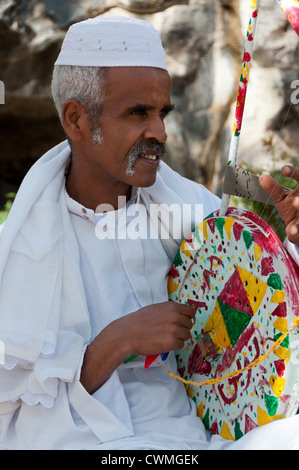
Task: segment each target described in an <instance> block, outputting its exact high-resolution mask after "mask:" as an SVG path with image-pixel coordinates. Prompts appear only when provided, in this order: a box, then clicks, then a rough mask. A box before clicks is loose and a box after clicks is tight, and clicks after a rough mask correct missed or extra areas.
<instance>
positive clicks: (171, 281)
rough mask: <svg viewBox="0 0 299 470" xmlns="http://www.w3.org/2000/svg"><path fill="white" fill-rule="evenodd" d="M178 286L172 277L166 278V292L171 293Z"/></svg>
mask: <svg viewBox="0 0 299 470" xmlns="http://www.w3.org/2000/svg"><path fill="white" fill-rule="evenodd" d="M178 288H179V283H178V282H175V280H174V279H173V277H171V276H170V277H169V278H168V294H169V295H170V294H173V293H174V292H175V291H176V290H177V289H178Z"/></svg>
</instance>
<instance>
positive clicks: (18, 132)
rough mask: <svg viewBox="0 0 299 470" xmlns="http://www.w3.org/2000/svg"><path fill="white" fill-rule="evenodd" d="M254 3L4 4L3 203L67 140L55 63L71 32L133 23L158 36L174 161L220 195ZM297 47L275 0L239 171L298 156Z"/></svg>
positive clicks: (260, 36)
mask: <svg viewBox="0 0 299 470" xmlns="http://www.w3.org/2000/svg"><path fill="white" fill-rule="evenodd" d="M249 4H250V2H249V1H248V0H209V1H207V0H189V1H188V0H157V1H154V0H147V1H141V0H81V1H79V0H64V1H61V0H45V1H38V0H28V1H25V0H1V1H0V80H2V81H3V82H4V84H5V104H2V105H0V195H1V194H3V193H4V192H6V191H8V190H16V188H17V187H18V185H19V184H20V182H21V180H22V178H23V176H24V174H25V173H26V171H27V170H28V169H29V167H30V166H31V165H32V163H33V162H34V161H35V160H36V159H37V158H38V157H39V156H41V155H42V154H43V153H44V152H45V151H46V150H48V149H49V148H50V147H51V146H53V145H55V144H56V143H58V142H60V141H61V140H63V139H64V138H65V136H64V133H63V131H62V129H61V126H60V123H59V120H58V117H57V114H56V110H55V108H54V105H53V103H52V99H51V92H50V81H51V73H52V67H53V63H54V61H55V59H56V57H57V55H58V52H59V49H60V45H61V42H62V40H63V37H64V35H65V32H66V30H67V29H68V27H69V26H70V25H71V24H72V23H74V22H76V21H80V20H83V19H86V18H88V17H93V16H97V15H99V14H102V15H119V14H120V15H127V16H134V17H138V18H143V19H146V20H148V21H150V22H151V23H152V24H153V25H154V26H155V27H156V28H157V29H158V30H159V32H160V34H161V38H162V42H163V44H164V47H165V49H166V53H167V61H168V67H169V72H170V75H171V78H172V84H173V87H172V100H173V102H174V104H175V108H176V109H175V111H174V113H172V114H171V115H170V116H169V118H167V132H168V135H169V139H168V144H167V162H168V163H169V164H170V165H171V166H172V167H173V168H175V169H177V170H178V171H180V172H181V173H182V174H184V175H185V176H187V177H189V178H191V179H194V180H197V181H199V182H202V183H204V184H205V185H206V186H208V187H209V188H210V189H212V190H213V191H215V192H218V193H219V194H220V193H221V179H222V175H223V171H224V167H225V164H226V162H227V157H228V148H229V143H230V136H231V128H232V121H233V112H234V106H235V100H236V95H237V90H238V80H239V74H240V67H241V57H242V51H243V43H244V37H243V36H244V33H245V31H246V28H247V21H248V18H249V11H248V7H249ZM298 46H299V39H298V37H297V35H296V34H295V32H294V31H293V30H292V28H291V27H290V26H289V25H288V22H287V20H286V19H285V17H284V15H283V13H282V11H281V10H280V8H279V7H278V5H277V2H276V0H261V10H260V15H259V23H258V30H257V38H256V44H255V52H254V63H253V67H252V71H251V74H250V86H249V90H248V97H247V102H246V107H245V119H244V123H243V130H242V134H241V140H240V149H239V163H240V164H241V163H243V162H245V164H250V165H251V166H252V167H253V168H261V167H262V168H265V169H270V168H271V167H273V165H274V163H273V162H274V161H275V164H277V162H280V161H281V158H282V157H284V155H288V156H296V155H297V153H299V152H298V148H299V138H298V130H297V129H298V119H299V116H298V115H299V108H298V106H296V105H290V97H291V93H292V92H294V90H292V89H291V88H290V86H291V83H292V82H293V81H294V80H296V79H298V80H299V62H298Z"/></svg>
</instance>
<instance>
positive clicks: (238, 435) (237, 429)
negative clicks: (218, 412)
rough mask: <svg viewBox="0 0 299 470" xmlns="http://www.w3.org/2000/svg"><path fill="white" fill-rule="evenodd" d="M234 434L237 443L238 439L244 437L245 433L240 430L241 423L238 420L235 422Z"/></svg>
mask: <svg viewBox="0 0 299 470" xmlns="http://www.w3.org/2000/svg"><path fill="white" fill-rule="evenodd" d="M234 432H235V439H236V441H237V440H238V439H241V437H243V433H242V431H241V428H240V423H239V421H238V420H237V419H236V421H235V429H234Z"/></svg>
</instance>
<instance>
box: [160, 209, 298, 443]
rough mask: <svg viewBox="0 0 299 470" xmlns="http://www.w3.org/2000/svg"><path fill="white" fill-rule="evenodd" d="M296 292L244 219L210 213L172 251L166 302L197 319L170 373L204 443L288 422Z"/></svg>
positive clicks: (259, 230)
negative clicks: (207, 435)
mask: <svg viewBox="0 0 299 470" xmlns="http://www.w3.org/2000/svg"><path fill="white" fill-rule="evenodd" d="M298 286H299V273H298V267H297V265H296V264H295V263H294V261H293V260H292V258H291V257H290V255H289V254H288V253H287V251H286V249H285V248H284V247H283V245H282V243H281V242H280V240H279V239H278V237H277V236H276V234H275V233H274V232H273V230H272V229H271V228H270V227H269V226H268V225H267V224H266V222H264V221H263V219H261V218H260V217H258V216H257V215H256V214H254V213H252V212H249V211H246V210H242V209H237V208H233V207H230V208H229V209H228V211H227V213H226V215H225V216H224V217H219V211H218V212H215V213H213V214H211V215H210V216H209V217H208V218H207V219H205V220H204V221H203V222H202V223H201V224H200V225H198V226H197V227H195V229H194V230H193V231H192V232H191V233H190V234H189V235H188V236H187V237H186V239H185V240H184V242H183V243H182V245H181V247H180V249H179V251H178V253H177V255H176V258H175V260H174V263H173V266H172V268H171V272H170V276H169V280H168V292H169V299H170V300H172V301H175V302H179V303H185V304H188V305H191V306H193V307H194V308H195V309H196V311H197V312H196V317H195V322H194V325H193V328H192V330H191V334H192V339H191V340H189V341H187V342H186V343H185V346H184V348H183V349H182V350H180V351H177V361H178V370H179V373H180V376H181V379H182V380H183V381H185V383H186V382H187V383H188V386H187V392H188V395H189V396H190V397H191V398H192V399H193V400H194V401H195V403H196V406H197V411H198V415H199V416H200V418H201V419H202V420H203V422H204V424H205V426H206V428H207V429H208V430H210V431H211V432H212V433H214V434H220V435H221V436H223V437H224V438H226V439H233V440H237V439H239V438H240V437H242V436H243V435H244V434H245V433H247V432H248V431H250V430H251V429H253V428H255V427H257V426H261V425H263V424H266V423H268V422H270V421H272V420H275V419H280V418H283V417H287V416H290V415H292V414H295V413H296V411H297V409H298V397H299V354H298V351H297V349H298V346H299V328H297V322H298V318H299V289H298ZM280 338H281V340H280ZM282 339H283V340H282ZM279 341H280V342H279ZM276 345H277V346H276ZM253 364H254V365H253ZM227 375H229V376H230V377H229V378H226V379H223V377H225V376H227ZM215 379H216V383H214V381H215ZM202 382H204V383H206V382H208V384H206V385H202Z"/></svg>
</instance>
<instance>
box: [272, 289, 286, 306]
mask: <svg viewBox="0 0 299 470" xmlns="http://www.w3.org/2000/svg"><path fill="white" fill-rule="evenodd" d="M284 298H285V293H284V292H283V291H282V290H276V291H275V292H274V294H273V295H272V297H271V299H270V302H272V303H275V304H281V303H282V302H283V301H284Z"/></svg>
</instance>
